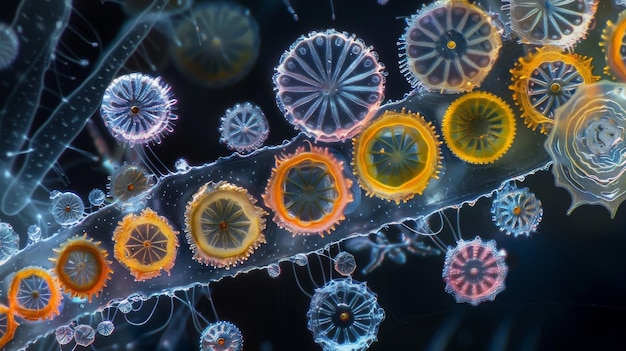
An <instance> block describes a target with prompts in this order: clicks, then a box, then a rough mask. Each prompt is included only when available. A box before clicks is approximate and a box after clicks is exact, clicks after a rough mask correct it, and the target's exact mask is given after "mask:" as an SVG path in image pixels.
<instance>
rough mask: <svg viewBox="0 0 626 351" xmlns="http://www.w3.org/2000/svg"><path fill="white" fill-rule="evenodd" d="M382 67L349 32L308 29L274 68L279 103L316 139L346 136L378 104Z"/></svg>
mask: <svg viewBox="0 0 626 351" xmlns="http://www.w3.org/2000/svg"><path fill="white" fill-rule="evenodd" d="M384 68H385V67H384V65H383V64H382V63H380V62H378V54H376V52H374V51H373V50H372V48H371V47H367V46H366V45H365V43H364V42H363V41H362V40H360V39H357V38H356V37H355V36H353V35H352V36H350V35H348V34H347V33H340V32H337V31H335V30H333V29H329V30H327V31H325V32H321V33H318V32H311V33H309V35H308V36H303V37H300V38H299V39H298V40H297V41H296V42H295V43H293V44H292V45H291V47H290V48H289V50H288V51H285V53H284V54H283V55H282V56H281V58H280V62H279V64H278V66H277V67H276V73H275V74H274V77H273V80H274V89H275V90H276V102H277V103H278V108H279V109H280V110H281V111H282V112H283V114H284V115H285V118H286V119H287V121H288V122H289V123H291V124H292V125H293V126H294V127H295V128H296V129H299V130H302V131H303V132H305V133H306V134H307V135H309V136H310V137H312V138H315V139H316V141H323V142H336V141H344V140H346V139H348V138H351V137H353V136H354V135H356V134H357V133H358V132H359V130H361V128H363V126H364V125H365V124H367V122H368V121H369V120H371V119H372V117H373V116H374V113H375V112H376V110H377V109H378V106H379V105H380V103H381V101H382V99H383V90H384V83H385V78H384V76H385V73H384Z"/></svg>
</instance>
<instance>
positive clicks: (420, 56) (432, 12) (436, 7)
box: [398, 0, 502, 93]
mask: <svg viewBox="0 0 626 351" xmlns="http://www.w3.org/2000/svg"><path fill="white" fill-rule="evenodd" d="M398 45H399V50H400V58H401V59H400V71H401V72H402V73H403V74H404V76H405V77H406V78H407V80H408V81H409V83H410V84H411V86H412V87H418V86H420V87H424V88H426V89H428V90H431V91H439V92H442V93H459V92H466V91H471V90H472V89H474V88H475V87H479V86H480V84H481V83H482V82H483V80H484V79H485V77H486V76H487V75H488V74H489V72H490V71H491V68H492V67H493V65H494V64H495V62H496V59H497V58H498V54H499V52H500V47H501V46H502V42H501V39H500V33H499V32H498V29H497V28H496V27H495V26H494V25H493V24H492V20H491V17H490V16H489V15H488V14H487V13H485V12H484V11H483V10H481V9H480V8H479V7H478V6H476V5H473V4H470V3H469V2H468V1H467V0H455V1H434V2H433V3H431V4H430V5H428V6H425V7H423V8H422V9H421V10H419V11H418V13H417V14H415V15H413V16H412V17H411V18H410V19H407V27H406V30H405V33H404V34H403V35H402V37H400V41H399V42H398Z"/></svg>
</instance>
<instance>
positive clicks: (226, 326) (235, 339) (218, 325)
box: [200, 321, 243, 351]
mask: <svg viewBox="0 0 626 351" xmlns="http://www.w3.org/2000/svg"><path fill="white" fill-rule="evenodd" d="M241 350H243V336H242V335H241V330H239V328H237V326H236V325H234V324H233V323H231V322H226V321H217V322H214V323H211V324H209V325H208V326H207V327H206V328H205V329H204V331H202V335H200V351H241Z"/></svg>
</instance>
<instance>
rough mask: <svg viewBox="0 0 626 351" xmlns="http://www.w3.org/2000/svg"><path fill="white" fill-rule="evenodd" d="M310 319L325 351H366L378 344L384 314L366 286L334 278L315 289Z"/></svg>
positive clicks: (310, 325) (314, 334)
mask: <svg viewBox="0 0 626 351" xmlns="http://www.w3.org/2000/svg"><path fill="white" fill-rule="evenodd" d="M307 318H308V319H309V322H308V327H309V330H311V333H313V339H315V342H316V343H318V344H319V345H320V346H321V347H322V349H324V351H334V350H365V349H367V348H368V347H369V346H370V345H371V344H372V343H373V342H374V341H376V336H377V334H378V326H379V325H380V323H381V322H382V321H383V319H385V311H384V310H383V309H382V308H381V307H380V306H379V305H378V302H377V300H376V294H375V293H373V292H372V291H371V290H370V289H369V288H368V287H367V285H365V283H359V282H356V281H353V280H352V279H349V278H347V279H334V280H331V281H329V282H328V283H326V284H325V285H324V286H322V287H320V288H318V289H315V294H313V297H312V298H311V305H310V307H309V311H308V312H307Z"/></svg>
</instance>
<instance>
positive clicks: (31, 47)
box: [0, 0, 72, 194]
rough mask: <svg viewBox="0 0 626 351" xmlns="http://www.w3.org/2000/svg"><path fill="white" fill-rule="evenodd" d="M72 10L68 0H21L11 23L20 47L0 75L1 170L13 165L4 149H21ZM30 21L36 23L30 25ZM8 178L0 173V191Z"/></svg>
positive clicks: (5, 187)
mask: <svg viewBox="0 0 626 351" xmlns="http://www.w3.org/2000/svg"><path fill="white" fill-rule="evenodd" d="M71 12H72V3H71V1H70V0H41V1H26V0H25V1H22V2H21V3H20V6H19V8H18V9H17V13H16V15H15V19H14V21H13V23H12V24H11V27H13V29H14V30H15V31H16V32H18V35H19V41H20V47H19V53H18V57H17V59H16V60H15V61H14V62H13V64H12V65H11V67H9V69H7V70H5V71H4V72H3V74H2V79H0V88H2V89H3V90H6V91H7V94H6V95H5V94H0V106H2V108H0V123H1V124H0V164H1V165H2V169H3V170H9V169H11V168H12V166H13V161H14V160H15V158H14V157H12V156H10V154H7V153H13V152H19V151H21V150H22V146H23V145H24V143H25V141H26V138H25V136H26V135H28V131H29V130H30V127H31V125H32V123H33V119H34V118H35V113H36V112H37V109H38V108H39V99H40V97H41V93H42V91H43V89H44V75H45V73H46V71H47V70H48V67H49V66H50V63H51V57H52V54H53V53H54V51H55V49H56V46H57V43H58V41H59V38H60V37H61V33H63V31H64V30H65V28H66V26H67V23H68V21H69V18H70V13H71ZM33 21H36V22H37V25H33ZM11 180H12V178H10V177H5V176H0V194H2V193H3V192H4V191H5V190H6V189H7V188H8V186H9V184H10V181H11Z"/></svg>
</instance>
